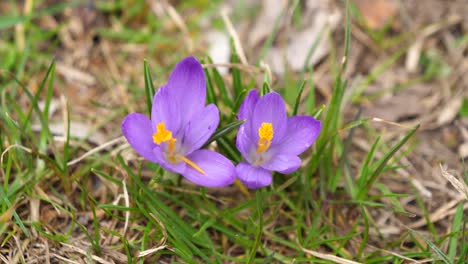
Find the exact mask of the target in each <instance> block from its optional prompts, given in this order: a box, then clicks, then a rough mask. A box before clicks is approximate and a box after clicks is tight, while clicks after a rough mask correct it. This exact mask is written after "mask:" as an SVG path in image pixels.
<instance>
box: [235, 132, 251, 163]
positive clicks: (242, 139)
mask: <svg viewBox="0 0 468 264" xmlns="http://www.w3.org/2000/svg"><path fill="white" fill-rule="evenodd" d="M236 147H237V149H238V150H239V151H240V153H241V154H242V157H244V159H246V160H247V161H248V162H251V158H250V155H249V153H250V151H251V149H252V148H253V147H254V145H253V143H252V141H251V139H250V138H249V134H248V133H247V132H246V127H245V126H243V125H242V126H240V128H239V131H238V132H237V137H236Z"/></svg>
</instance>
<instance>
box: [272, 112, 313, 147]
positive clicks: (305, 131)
mask: <svg viewBox="0 0 468 264" xmlns="http://www.w3.org/2000/svg"><path fill="white" fill-rule="evenodd" d="M321 127H322V123H321V122H320V121H318V120H316V119H315V118H313V117H311V116H293V117H291V118H289V119H288V130H287V132H286V136H285V138H284V140H283V142H281V143H280V144H279V145H277V146H274V147H272V151H275V152H276V153H279V154H290V155H299V154H301V153H302V152H304V151H305V150H306V149H307V148H309V147H310V146H311V145H312V143H314V141H315V140H316V139H317V137H318V135H319V134H320V129H321Z"/></svg>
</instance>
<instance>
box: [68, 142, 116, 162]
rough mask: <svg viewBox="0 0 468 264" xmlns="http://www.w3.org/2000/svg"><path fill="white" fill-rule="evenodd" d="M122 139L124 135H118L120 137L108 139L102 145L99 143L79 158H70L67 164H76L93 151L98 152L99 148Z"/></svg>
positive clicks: (101, 148)
mask: <svg viewBox="0 0 468 264" xmlns="http://www.w3.org/2000/svg"><path fill="white" fill-rule="evenodd" d="M124 139H125V137H124V136H120V137H118V138H115V139H113V140H111V141H109V142H106V143H104V144H102V145H100V146H97V147H95V148H93V149H91V150H89V151H88V152H86V153H85V154H83V156H81V157H79V158H76V159H74V160H72V161H69V162H68V163H67V165H68V166H70V165H73V164H76V163H78V162H80V161H82V160H83V159H85V158H86V157H88V156H90V155H93V154H94V153H97V152H99V151H101V150H103V149H105V148H107V147H109V146H112V145H114V144H117V143H119V142H120V141H123V140H124Z"/></svg>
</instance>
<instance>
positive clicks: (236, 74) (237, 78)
mask: <svg viewBox="0 0 468 264" xmlns="http://www.w3.org/2000/svg"><path fill="white" fill-rule="evenodd" d="M231 46H232V47H233V48H232V50H234V51H235V49H234V45H233V44H231ZM239 62H240V60H239V56H238V55H237V53H235V52H234V53H233V54H232V63H239ZM231 74H232V86H233V89H234V97H238V96H239V94H240V93H241V92H242V90H243V89H244V87H243V85H242V80H241V73H240V70H239V69H238V68H232V69H231Z"/></svg>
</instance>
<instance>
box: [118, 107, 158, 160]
mask: <svg viewBox="0 0 468 264" xmlns="http://www.w3.org/2000/svg"><path fill="white" fill-rule="evenodd" d="M121 129H122V133H123V135H124V136H125V138H126V139H127V141H128V143H130V145H131V146H132V147H133V149H135V150H136V152H138V154H140V155H141V156H143V157H144V158H145V159H147V160H149V161H152V162H158V160H157V158H156V156H155V155H154V153H153V149H154V148H155V147H156V144H154V143H153V129H152V125H151V121H150V120H149V119H148V117H146V116H145V115H143V114H140V113H132V114H129V115H127V116H126V117H125V118H124V120H123V121H122V125H121Z"/></svg>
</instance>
